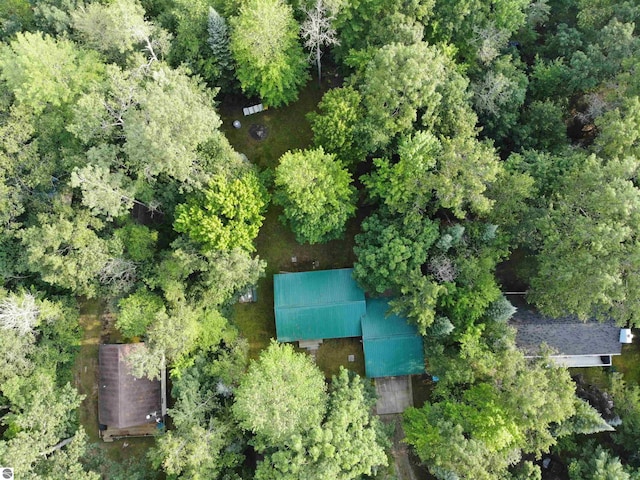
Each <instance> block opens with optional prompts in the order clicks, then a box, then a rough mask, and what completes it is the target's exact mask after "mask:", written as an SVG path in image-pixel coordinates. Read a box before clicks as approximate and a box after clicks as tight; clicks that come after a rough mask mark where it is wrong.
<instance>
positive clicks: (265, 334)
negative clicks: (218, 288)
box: [220, 81, 361, 358]
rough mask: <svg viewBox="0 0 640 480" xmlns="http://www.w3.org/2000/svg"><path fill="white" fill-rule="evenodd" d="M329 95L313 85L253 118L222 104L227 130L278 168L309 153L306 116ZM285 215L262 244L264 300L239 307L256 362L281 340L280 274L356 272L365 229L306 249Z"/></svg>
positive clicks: (237, 143) (265, 231)
mask: <svg viewBox="0 0 640 480" xmlns="http://www.w3.org/2000/svg"><path fill="white" fill-rule="evenodd" d="M323 93H324V91H323V90H321V89H320V88H319V87H318V84H317V83H316V82H314V81H310V82H309V84H308V85H307V87H306V88H305V89H304V90H303V91H301V92H300V98H299V100H298V101H297V102H296V103H294V104H292V105H290V106H288V107H284V108H279V109H269V110H266V111H264V112H261V113H258V114H254V115H251V116H248V117H243V116H242V107H243V106H248V104H247V105H222V107H221V109H220V110H221V115H222V119H223V127H222V130H223V131H224V133H225V135H227V138H228V139H229V141H230V142H231V144H232V145H233V147H234V148H235V149H236V150H237V151H239V152H242V153H244V154H245V155H247V157H248V158H249V160H251V161H252V162H254V163H255V164H257V165H258V166H259V167H260V168H263V169H264V168H270V169H273V168H275V167H276V166H277V164H278V159H279V158H280V156H281V155H282V154H283V153H285V152H286V151H288V150H293V149H303V148H307V147H308V146H309V145H310V144H311V140H312V132H311V128H310V126H309V122H307V120H306V118H305V115H306V114H307V113H308V112H310V111H312V110H314V109H315V108H316V105H317V104H318V102H319V101H320V99H321V98H322V94H323ZM236 119H237V120H240V121H241V122H242V128H240V129H235V128H233V126H232V122H233V120H236ZM254 123H255V124H262V125H265V126H266V127H267V129H268V136H267V138H266V139H264V140H261V141H258V140H254V139H253V138H251V136H250V135H249V126H250V125H251V124H254ZM281 213H282V210H281V208H280V207H278V206H276V205H271V206H270V207H269V209H268V210H267V213H266V215H265V220H264V224H263V225H262V228H261V229H260V234H259V235H258V238H257V240H256V246H257V253H258V255H259V256H260V258H262V259H263V260H266V262H267V270H266V277H265V278H263V279H261V280H260V282H259V283H258V301H257V302H256V303H249V304H236V305H235V306H234V307H233V321H234V323H235V324H236V325H237V326H238V328H239V329H240V332H241V333H242V335H243V336H244V337H246V338H247V339H248V340H249V346H250V356H251V358H256V357H257V356H258V355H259V354H260V351H262V350H263V349H264V348H266V347H267V346H268V344H269V341H270V339H271V338H275V336H276V331H275V318H274V313H273V274H274V273H278V272H294V271H306V270H312V269H314V268H315V269H320V270H325V269H331V268H345V267H351V266H352V265H353V262H354V260H355V257H354V255H353V238H354V236H355V234H356V233H357V232H358V230H359V225H360V222H361V218H355V219H353V220H352V221H351V222H349V224H348V225H347V233H346V235H345V238H344V239H343V240H336V241H332V242H328V243H325V244H319V245H308V244H305V245H300V244H299V243H298V242H296V240H295V237H294V235H293V233H292V232H291V231H290V229H289V228H288V227H286V226H284V225H283V224H282V223H281V222H280V220H279V219H278V217H279V216H280V215H281ZM292 257H295V258H296V262H292Z"/></svg>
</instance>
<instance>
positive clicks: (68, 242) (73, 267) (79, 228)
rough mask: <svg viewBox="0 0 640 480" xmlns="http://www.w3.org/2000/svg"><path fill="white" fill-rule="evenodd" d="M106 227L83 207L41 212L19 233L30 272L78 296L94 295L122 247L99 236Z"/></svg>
mask: <svg viewBox="0 0 640 480" xmlns="http://www.w3.org/2000/svg"><path fill="white" fill-rule="evenodd" d="M71 215H73V216H72V218H70V217H71ZM103 227H104V224H103V223H102V222H101V221H100V220H98V219H96V218H94V217H92V216H91V215H90V214H89V213H88V212H86V211H82V210H79V211H76V212H73V214H72V213H71V212H69V211H65V212H64V213H60V214H58V215H55V214H53V215H44V214H42V215H40V216H39V217H38V224H37V225H34V226H31V227H29V228H26V229H24V230H22V232H21V233H20V237H21V240H22V244H23V246H24V248H25V254H26V259H27V264H28V266H29V269H30V271H32V272H34V273H38V274H39V275H40V277H41V279H42V280H43V281H44V282H46V283H48V284H50V285H53V286H56V287H59V288H64V289H69V290H70V291H72V292H73V293H74V294H76V295H86V296H88V297H93V296H95V295H96V294H97V292H98V283H97V279H98V275H99V273H100V272H101V270H102V269H103V268H104V267H105V265H106V264H107V262H108V261H109V260H110V259H111V258H115V257H117V256H119V254H120V252H121V249H122V246H121V245H120V244H119V242H117V241H114V240H105V239H103V238H101V237H100V236H99V232H100V231H101V230H102V228H103Z"/></svg>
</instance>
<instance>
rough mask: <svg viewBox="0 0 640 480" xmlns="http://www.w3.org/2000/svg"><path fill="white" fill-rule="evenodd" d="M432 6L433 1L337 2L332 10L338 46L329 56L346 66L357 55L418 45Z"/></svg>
mask: <svg viewBox="0 0 640 480" xmlns="http://www.w3.org/2000/svg"><path fill="white" fill-rule="evenodd" d="M433 3H434V1H433V0H412V1H409V2H384V1H380V0H357V1H350V2H339V7H335V8H334V9H333V10H334V13H335V14H336V19H335V20H334V24H335V27H336V29H337V30H338V36H339V40H340V43H339V44H338V45H337V46H336V47H334V49H333V52H332V53H333V54H334V55H335V57H336V58H337V59H338V61H340V62H342V63H347V64H349V63H351V60H353V57H354V55H357V54H358V53H360V52H366V51H367V50H373V49H375V48H379V47H382V46H384V45H388V44H391V43H402V44H405V45H409V44H411V43H415V42H417V41H420V40H421V39H422V36H423V29H424V27H423V24H424V23H425V22H428V21H429V17H430V15H431V10H432V7H433Z"/></svg>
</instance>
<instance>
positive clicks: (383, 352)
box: [362, 298, 425, 378]
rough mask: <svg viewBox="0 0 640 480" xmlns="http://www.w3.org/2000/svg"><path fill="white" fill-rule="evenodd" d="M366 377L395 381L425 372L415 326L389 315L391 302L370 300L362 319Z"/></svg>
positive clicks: (422, 352) (419, 337)
mask: <svg viewBox="0 0 640 480" xmlns="http://www.w3.org/2000/svg"><path fill="white" fill-rule="evenodd" d="M362 343H363V347H364V357H365V369H366V373H367V377H369V378H379V377H396V376H402V375H416V374H421V373H424V372H425V364H424V345H423V342H422V337H421V336H420V334H419V333H418V329H417V328H416V326H415V325H411V324H409V323H408V322H407V320H406V319H405V318H402V317H399V316H398V315H395V314H389V302H388V299H384V298H376V299H369V300H367V314H366V315H365V316H364V317H363V318H362Z"/></svg>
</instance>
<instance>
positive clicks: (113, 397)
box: [98, 343, 166, 429]
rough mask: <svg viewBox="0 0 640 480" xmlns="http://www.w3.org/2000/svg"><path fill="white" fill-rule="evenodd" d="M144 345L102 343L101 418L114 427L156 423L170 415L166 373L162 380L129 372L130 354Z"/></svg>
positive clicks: (100, 420) (99, 402)
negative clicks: (127, 359) (128, 358)
mask: <svg viewBox="0 0 640 480" xmlns="http://www.w3.org/2000/svg"><path fill="white" fill-rule="evenodd" d="M142 345H143V344H142V343H131V344H124V345H100V350H99V354H98V362H99V365H98V368H99V382H100V383H99V388H98V421H99V422H100V424H102V425H105V426H107V427H108V428H110V429H126V428H129V427H134V426H138V425H144V424H147V423H153V424H155V423H156V421H158V419H161V418H163V417H164V415H165V414H166V394H165V391H166V389H165V381H164V380H165V376H164V372H163V374H162V378H161V379H160V380H149V379H148V378H136V377H134V376H133V375H132V374H131V373H129V367H128V364H127V362H126V358H127V355H129V353H131V352H132V351H134V350H135V349H137V348H141V347H142Z"/></svg>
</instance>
